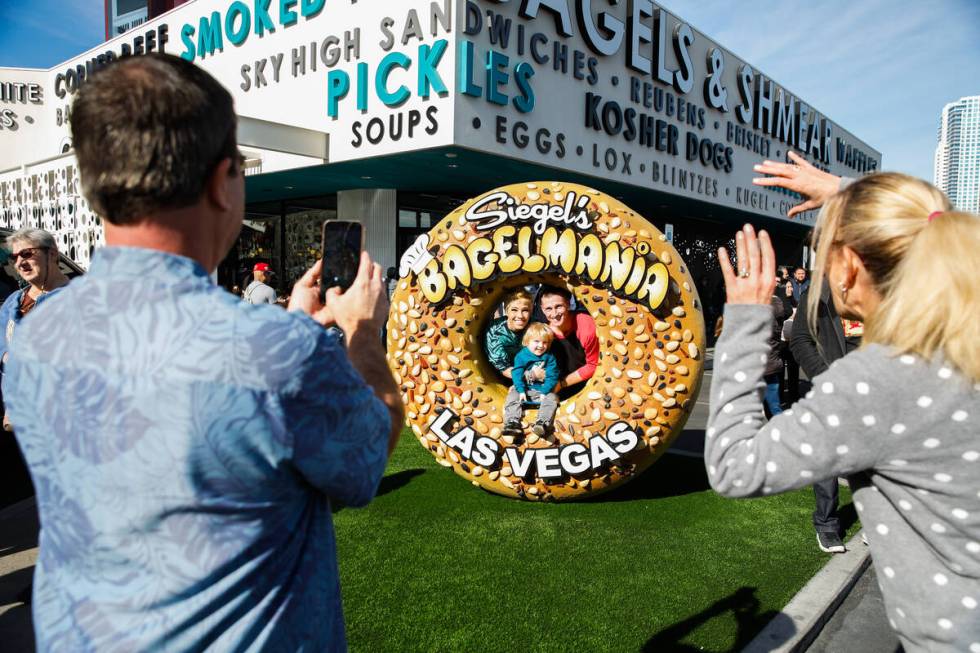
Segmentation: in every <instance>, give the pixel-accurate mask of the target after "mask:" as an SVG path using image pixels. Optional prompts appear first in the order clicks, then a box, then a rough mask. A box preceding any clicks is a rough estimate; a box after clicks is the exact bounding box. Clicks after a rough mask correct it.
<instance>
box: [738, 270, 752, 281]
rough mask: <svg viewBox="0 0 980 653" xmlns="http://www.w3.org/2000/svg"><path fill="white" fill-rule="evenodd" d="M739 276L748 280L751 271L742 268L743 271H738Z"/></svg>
mask: <svg viewBox="0 0 980 653" xmlns="http://www.w3.org/2000/svg"><path fill="white" fill-rule="evenodd" d="M738 276H740V277H742V278H743V279H748V278H749V271H748V270H747V269H746V268H742V269H741V270H739V271H738Z"/></svg>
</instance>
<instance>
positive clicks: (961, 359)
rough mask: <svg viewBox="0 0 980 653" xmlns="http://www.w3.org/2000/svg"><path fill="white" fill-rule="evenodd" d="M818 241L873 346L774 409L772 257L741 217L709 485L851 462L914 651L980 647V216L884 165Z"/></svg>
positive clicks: (849, 196) (735, 489)
mask: <svg viewBox="0 0 980 653" xmlns="http://www.w3.org/2000/svg"><path fill="white" fill-rule="evenodd" d="M814 240H815V243H816V250H817V254H816V268H815V270H814V281H813V285H814V287H818V288H819V287H820V285H821V284H822V282H823V280H824V279H826V280H827V281H828V283H829V285H830V289H831V292H832V295H833V301H834V305H835V306H836V308H837V311H838V313H839V314H840V315H841V316H842V317H844V318H845V319H854V320H862V321H864V324H865V332H864V341H863V345H862V347H861V348H860V349H858V350H857V351H855V352H853V353H851V354H849V355H847V356H845V357H844V358H841V359H840V360H838V361H836V362H834V363H833V364H832V365H831V366H830V369H828V370H827V371H826V372H824V373H823V374H821V375H819V376H817V377H816V378H815V379H813V392H812V393H811V395H809V396H808V397H807V398H806V399H802V400H800V401H799V402H798V403H797V404H796V405H794V406H793V409H792V410H788V411H785V412H783V413H782V414H781V415H778V416H776V417H774V418H773V419H772V420H771V421H770V422H768V423H765V420H764V417H763V411H762V400H761V393H760V388H761V387H762V375H763V371H764V367H765V363H766V351H767V348H768V345H767V342H766V341H767V338H768V336H769V334H770V329H771V312H770V308H769V301H770V297H771V296H772V290H773V285H774V284H775V275H774V271H775V260H774V255H773V250H772V246H771V244H770V241H769V237H768V235H767V234H766V233H765V232H761V233H760V234H759V237H758V238H756V234H755V232H754V231H753V229H752V227H751V226H749V225H746V226H745V228H744V229H743V230H742V231H741V232H739V234H738V235H737V237H736V250H737V265H738V270H737V272H736V270H734V269H733V267H732V263H731V262H730V260H729V258H728V254H727V252H725V250H724V249H722V250H720V251H719V260H720V262H721V264H722V271H723V273H724V276H725V285H726V290H727V293H728V303H727V305H726V307H725V329H724V332H723V333H722V336H721V338H720V339H719V340H718V344H717V347H716V350H715V367H714V381H713V384H712V387H711V397H710V404H711V407H710V418H709V423H708V428H707V433H706V435H707V438H706V444H705V464H706V466H707V468H708V476H709V479H710V481H711V485H712V487H714V488H715V489H716V490H717V491H718V492H720V493H722V494H724V495H726V496H731V497H747V496H761V495H767V494H773V493H777V492H785V491H787V490H792V489H796V488H801V487H805V486H808V485H812V484H813V483H814V482H816V481H820V480H822V479H829V478H834V477H836V476H846V477H847V478H848V480H849V481H850V484H851V488H852V491H853V495H854V504H855V506H856V507H857V510H858V514H859V515H860V517H861V521H862V523H863V524H864V525H865V529H866V531H867V536H868V540H869V544H870V547H871V554H872V557H873V559H874V564H875V568H876V570H877V573H878V577H879V580H880V583H881V589H882V595H883V596H884V600H885V606H886V608H887V611H888V619H889V623H890V624H891V626H892V628H893V629H894V630H895V631H896V632H897V634H898V636H899V639H900V640H901V643H902V645H903V646H904V647H905V650H907V651H971V652H972V653H980V437H978V418H980V383H978V382H980V286H978V282H977V279H980V255H978V252H980V219H978V218H977V216H973V215H969V214H966V213H958V212H954V211H952V210H951V208H950V205H949V201H948V200H947V199H946V197H945V196H944V195H943V194H942V193H941V192H940V191H938V190H937V189H935V188H934V187H933V186H931V185H930V184H928V183H926V182H924V181H921V180H918V179H915V178H913V177H908V176H906V175H900V174H893V173H881V174H874V175H870V176H868V177H865V178H863V179H860V180H858V181H855V182H854V183H852V184H850V185H849V186H847V187H846V188H845V189H844V190H842V191H841V192H839V193H837V194H835V195H833V196H831V197H830V199H829V200H828V201H827V203H826V204H825V206H824V208H823V211H822V213H821V215H820V219H819V221H818V227H817V231H816V233H815V235H814ZM809 300H810V302H811V304H815V303H816V301H818V300H819V295H817V294H812V296H811V297H810V298H809ZM809 308H811V309H813V308H814V307H813V306H812V305H811V306H810V307H809ZM815 314H816V311H815V310H811V315H815Z"/></svg>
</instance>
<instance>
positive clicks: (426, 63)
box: [418, 39, 448, 98]
mask: <svg viewBox="0 0 980 653" xmlns="http://www.w3.org/2000/svg"><path fill="white" fill-rule="evenodd" d="M447 45H448V41H446V39H439V40H438V41H436V42H435V44H434V45H433V47H431V48H430V47H429V46H428V45H420V46H419V91H418V92H419V97H424V98H427V97H429V92H430V91H431V90H435V92H436V93H438V94H439V95H442V94H444V93H445V92H446V85H445V84H444V83H443V81H442V77H440V76H439V71H437V70H436V68H437V67H438V66H439V62H440V61H441V60H442V55H443V54H445V52H446V46H447Z"/></svg>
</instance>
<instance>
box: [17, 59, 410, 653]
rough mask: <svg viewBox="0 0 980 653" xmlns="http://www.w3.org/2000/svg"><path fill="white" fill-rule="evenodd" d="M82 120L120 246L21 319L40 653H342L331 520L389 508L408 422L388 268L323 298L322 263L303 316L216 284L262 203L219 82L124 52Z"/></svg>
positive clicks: (98, 189) (80, 134) (113, 245)
mask: <svg viewBox="0 0 980 653" xmlns="http://www.w3.org/2000/svg"><path fill="white" fill-rule="evenodd" d="M72 109H73V110H72V136H73V142H74V147H75V152H76V156H77V158H78V163H79V168H80V173H81V179H82V185H83V191H84V193H85V196H86V198H87V199H88V201H89V203H90V205H91V206H92V207H93V209H94V210H95V211H96V212H98V213H99V214H100V215H101V216H102V217H103V218H104V220H105V237H106V243H107V244H108V246H107V247H106V248H104V249H101V250H99V251H97V252H96V254H95V256H94V258H93V261H92V265H91V268H90V271H89V274H87V275H86V276H85V277H83V278H81V279H78V280H76V281H75V282H73V283H72V284H71V285H70V286H68V287H67V288H66V289H64V290H63V291H61V292H60V293H59V295H58V296H57V297H53V298H51V299H50V300H48V301H46V302H44V305H43V306H39V307H38V308H37V309H36V310H34V311H32V312H31V314H30V315H28V316H27V317H26V318H25V319H24V320H23V321H22V322H21V324H20V325H19V326H18V328H17V330H16V333H15V334H14V338H13V341H12V343H11V346H10V357H9V360H8V362H7V375H6V377H5V379H4V393H5V396H6V398H7V404H8V410H9V412H10V416H11V419H12V421H13V423H14V426H15V429H16V433H17V437H18V440H19V441H20V444H21V447H22V449H23V451H24V455H25V457H26V459H27V461H28V464H29V465H30V468H31V473H32V475H33V478H34V482H35V485H36V488H37V500H38V508H39V510H40V516H41V534H40V553H39V558H38V562H37V568H36V572H35V582H34V601H33V610H34V628H35V631H36V635H37V646H38V650H40V651H95V650H99V651H102V650H116V651H136V650H140V651H147V650H167V651H190V650H193V651H198V650H205V649H212V650H219V651H256V650H277V651H301V650H302V651H333V650H343V649H345V648H346V642H345V637H344V624H343V616H342V613H341V599H340V587H339V582H338V577H337V561H336V551H335V545H334V536H333V525H332V521H331V516H330V515H331V503H332V502H334V501H340V502H342V503H344V504H346V505H354V506H358V505H363V504H365V503H367V502H368V501H370V500H371V498H372V497H373V496H374V493H375V491H376V490H377V487H378V484H379V482H380V480H381V476H382V473H383V471H384V467H385V463H386V460H387V456H388V453H389V451H390V450H391V448H392V447H393V446H394V443H395V441H396V438H397V435H398V432H399V429H400V424H401V421H402V409H401V406H400V404H399V400H398V392H397V388H396V386H395V384H394V381H393V380H392V378H391V375H390V373H389V371H388V368H387V365H386V364H385V360H384V352H383V350H382V349H381V346H380V344H379V343H378V338H377V333H378V331H379V330H380V328H381V324H382V322H383V321H384V317H385V315H386V312H387V300H386V298H385V292H384V287H383V284H382V281H381V269H380V268H379V266H377V265H375V264H373V263H372V262H371V260H370V258H369V257H368V256H367V255H366V254H365V255H364V256H363V258H362V260H361V266H360V271H359V273H358V276H357V279H356V281H355V282H354V284H353V286H352V287H351V288H350V289H349V290H347V291H346V292H343V293H341V291H340V290H339V289H337V288H334V289H330V290H329V291H328V292H327V296H326V304H325V305H323V304H321V303H320V300H319V292H318V288H317V287H316V279H317V278H318V276H319V266H318V265H317V266H314V268H313V269H311V270H310V271H308V272H307V273H306V274H305V275H304V276H303V278H302V279H300V281H299V282H297V284H296V286H295V288H294V289H293V293H292V299H291V302H290V306H289V309H290V311H289V312H286V311H283V310H281V309H279V308H276V307H274V306H269V305H265V306H252V305H248V304H245V303H244V302H241V301H240V300H239V299H238V298H237V297H235V296H233V295H231V294H229V293H226V292H225V291H224V290H222V289H221V288H219V287H217V286H216V285H215V284H214V283H213V282H212V281H211V279H210V277H209V274H208V273H209V272H210V271H212V270H214V269H215V268H216V267H217V265H218V263H219V262H220V261H221V260H222V258H224V256H225V254H226V253H227V252H228V250H229V248H230V247H231V245H232V244H233V243H234V242H235V238H236V237H237V235H238V232H239V230H240V228H241V224H242V216H243V210H244V194H245V193H244V177H243V171H242V167H241V157H240V155H239V154H238V149H237V143H236V139H235V126H236V119H235V114H234V109H233V107H232V100H231V96H230V95H229V94H228V92H227V91H226V90H225V89H223V88H222V87H221V86H220V85H219V84H218V83H217V82H216V81H215V80H214V79H213V78H211V77H210V76H209V75H208V74H207V73H206V72H204V71H203V70H201V69H200V68H198V67H196V66H194V65H192V64H190V63H188V62H186V61H183V60H182V59H179V58H176V57H171V56H167V55H158V54H153V55H146V56H140V57H127V58H124V59H121V60H119V61H116V62H114V63H112V64H110V65H109V66H108V67H106V68H105V69H104V70H101V71H99V72H97V73H96V74H95V75H94V76H93V77H92V78H91V79H90V80H88V81H87V82H86V84H85V86H84V87H83V88H82V89H81V90H80V91H79V93H78V94H77V97H76V99H75V102H74V105H73V108H72ZM333 324H336V325H337V326H339V327H340V328H341V329H342V330H343V331H344V333H345V335H346V337H347V341H348V349H347V350H346V351H345V349H344V348H343V347H341V345H340V344H339V343H338V341H337V338H336V337H334V336H332V335H329V334H328V333H327V332H326V330H325V329H324V326H326V325H333ZM348 352H349V353H348Z"/></svg>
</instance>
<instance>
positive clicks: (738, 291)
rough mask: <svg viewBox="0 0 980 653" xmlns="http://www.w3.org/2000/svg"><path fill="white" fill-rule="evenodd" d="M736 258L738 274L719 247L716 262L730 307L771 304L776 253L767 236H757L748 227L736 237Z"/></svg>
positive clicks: (763, 232) (774, 287)
mask: <svg viewBox="0 0 980 653" xmlns="http://www.w3.org/2000/svg"><path fill="white" fill-rule="evenodd" d="M735 255H736V257H737V259H738V266H739V267H738V274H736V273H735V269H734V268H733V267H732V262H731V259H730V258H729V257H728V250H726V249H725V248H724V247H720V248H718V263H720V264H721V273H722V275H723V276H724V277H725V291H726V293H727V295H728V299H727V301H728V303H729V304H765V305H766V306H768V305H769V303H770V302H771V301H772V293H773V291H774V290H775V289H776V254H775V252H773V249H772V242H771V241H770V240H769V234H767V233H766V232H765V231H764V230H763V231H760V232H759V236H758V237H756V235H755V229H753V228H752V225H750V224H747V225H745V226H744V227H742V229H741V231H739V232H738V233H737V234H735Z"/></svg>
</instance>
